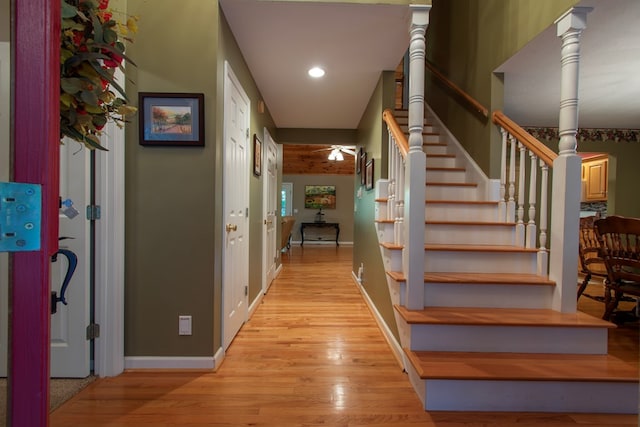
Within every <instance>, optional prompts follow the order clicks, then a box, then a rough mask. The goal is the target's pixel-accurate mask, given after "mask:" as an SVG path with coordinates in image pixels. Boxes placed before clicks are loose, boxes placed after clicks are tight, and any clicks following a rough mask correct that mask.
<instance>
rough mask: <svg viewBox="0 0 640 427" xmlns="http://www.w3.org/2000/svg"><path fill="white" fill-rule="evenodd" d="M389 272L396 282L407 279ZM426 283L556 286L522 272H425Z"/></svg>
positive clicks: (397, 273)
mask: <svg viewBox="0 0 640 427" xmlns="http://www.w3.org/2000/svg"><path fill="white" fill-rule="evenodd" d="M387 274H388V275H389V277H391V278H392V279H393V280H395V281H396V282H404V281H405V280H406V279H405V277H404V273H403V272H401V271H388V272H387ZM424 282H425V283H451V284H455V283H464V284H471V285H488V284H497V285H502V284H504V285H541V286H555V282H554V281H552V280H549V279H547V278H546V277H543V276H538V275H536V274H522V273H453V272H452V273H448V272H447V273H425V274H424Z"/></svg>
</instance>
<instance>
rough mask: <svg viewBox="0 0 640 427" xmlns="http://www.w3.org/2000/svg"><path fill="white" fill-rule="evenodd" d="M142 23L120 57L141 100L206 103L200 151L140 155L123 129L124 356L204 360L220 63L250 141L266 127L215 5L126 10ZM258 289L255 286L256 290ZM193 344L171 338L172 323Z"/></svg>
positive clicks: (134, 133) (213, 263) (213, 329)
mask: <svg viewBox="0 0 640 427" xmlns="http://www.w3.org/2000/svg"><path fill="white" fill-rule="evenodd" d="M128 13H129V14H132V15H138V16H140V21H139V32H138V33H137V34H136V35H135V42H134V43H133V44H132V45H131V46H130V48H129V50H128V54H129V55H130V56H131V58H133V59H134V61H135V62H136V64H137V66H136V67H129V68H128V69H127V76H128V77H129V78H130V79H131V80H132V81H133V84H130V85H129V86H128V88H127V91H128V94H129V96H130V98H131V100H132V101H133V102H134V103H137V93H138V92H139V91H140V92H143V91H144V92H196V93H204V96H205V146H204V147H187V148H181V147H142V146H140V145H139V144H138V118H137V117H136V118H135V119H134V120H133V121H132V123H131V124H130V125H129V126H127V129H126V140H127V147H126V166H125V173H126V200H125V202H126V216H125V221H126V243H125V244H126V248H125V251H126V254H125V257H126V258H125V263H126V268H125V355H126V356H165V357H168V356H212V355H213V354H214V353H215V351H216V350H217V349H218V348H219V347H220V345H221V320H220V319H221V313H222V305H221V301H222V300H221V292H222V290H221V282H222V280H221V277H222V265H221V254H222V237H221V234H222V233H221V230H222V219H221V218H222V105H223V96H222V93H223V91H222V88H223V72H222V69H223V64H224V60H225V59H227V60H228V61H229V63H230V64H231V67H232V68H233V70H234V72H235V74H236V76H237V77H238V79H239V80H240V82H241V84H242V86H243V87H244V89H245V91H246V92H247V94H248V96H249V97H250V99H251V109H252V111H251V129H250V132H251V134H253V133H257V132H259V134H262V130H263V127H264V126H266V125H271V123H272V121H271V119H270V117H269V114H268V112H267V113H265V114H262V115H258V114H257V111H256V109H257V103H258V102H257V101H258V100H259V99H260V96H259V94H258V93H257V89H256V87H255V83H254V82H253V79H252V78H251V75H250V74H249V72H248V69H247V67H246V64H245V63H244V60H243V58H242V55H241V54H240V52H239V49H238V47H237V45H236V43H235V40H234V39H233V37H232V35H231V32H230V31H229V29H228V26H227V25H226V22H224V18H223V16H222V14H221V13H220V12H219V8H218V3H217V1H212V2H205V3H203V2H202V1H199V0H185V1H182V2H181V3H180V7H179V8H176V7H175V2H173V1H171V0H154V1H153V2H147V1H144V0H129V2H128ZM261 184H262V181H261V180H260V179H257V178H251V183H250V185H251V191H250V195H251V203H250V205H251V208H250V218H251V226H250V237H249V239H250V248H251V249H250V263H251V265H252V270H258V272H257V273H256V274H252V275H251V277H250V301H251V300H252V298H254V297H255V296H256V295H257V294H258V292H259V289H260V288H261V281H260V279H259V277H258V276H257V275H260V274H261V272H260V268H254V266H256V267H259V266H261V259H262V257H261V252H260V248H261V246H262V243H261V235H262V234H261V231H262V229H261V227H260V228H259V230H258V227H256V226H255V224H256V223H257V222H258V221H259V218H261V215H262V214H261V210H262V187H261ZM259 282H260V283H259ZM180 314H183V315H184V314H186V315H191V316H193V335H192V336H178V333H177V329H178V315H180Z"/></svg>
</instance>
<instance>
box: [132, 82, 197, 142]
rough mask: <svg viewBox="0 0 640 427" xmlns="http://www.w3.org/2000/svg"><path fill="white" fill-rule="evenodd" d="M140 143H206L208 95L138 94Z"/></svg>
mask: <svg viewBox="0 0 640 427" xmlns="http://www.w3.org/2000/svg"><path fill="white" fill-rule="evenodd" d="M138 111H139V118H138V120H139V122H140V145H163V146H176V147H183V146H203V145H204V94H202V93H158V92H140V93H139V94H138Z"/></svg>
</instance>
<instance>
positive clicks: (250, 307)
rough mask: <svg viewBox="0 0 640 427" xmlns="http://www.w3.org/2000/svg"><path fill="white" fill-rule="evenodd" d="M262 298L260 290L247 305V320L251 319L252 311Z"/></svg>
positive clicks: (253, 311)
mask: <svg viewBox="0 0 640 427" xmlns="http://www.w3.org/2000/svg"><path fill="white" fill-rule="evenodd" d="M262 298H264V292H262V291H260V292H258V295H257V296H256V298H255V299H254V300H253V302H252V303H251V304H250V305H249V313H248V314H247V320H249V319H251V316H253V313H255V311H256V310H257V308H258V307H259V306H260V303H261V302H262Z"/></svg>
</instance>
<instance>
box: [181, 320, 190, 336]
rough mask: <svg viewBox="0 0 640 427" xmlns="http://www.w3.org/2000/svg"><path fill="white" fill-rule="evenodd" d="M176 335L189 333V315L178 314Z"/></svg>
mask: <svg viewBox="0 0 640 427" xmlns="http://www.w3.org/2000/svg"><path fill="white" fill-rule="evenodd" d="M178 335H191V316H178Z"/></svg>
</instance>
